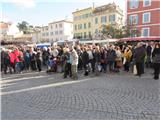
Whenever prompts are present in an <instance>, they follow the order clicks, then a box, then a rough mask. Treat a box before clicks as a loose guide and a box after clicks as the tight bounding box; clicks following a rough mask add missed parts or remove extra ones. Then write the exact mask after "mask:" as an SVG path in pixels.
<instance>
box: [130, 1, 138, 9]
mask: <svg viewBox="0 0 160 120" xmlns="http://www.w3.org/2000/svg"><path fill="white" fill-rule="evenodd" d="M129 6H130V9H135V8H138V6H139V0H130V3H129Z"/></svg>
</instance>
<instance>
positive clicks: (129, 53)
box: [124, 47, 132, 72]
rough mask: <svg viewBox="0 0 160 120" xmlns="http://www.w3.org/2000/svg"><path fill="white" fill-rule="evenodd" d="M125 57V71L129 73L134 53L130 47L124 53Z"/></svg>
mask: <svg viewBox="0 0 160 120" xmlns="http://www.w3.org/2000/svg"><path fill="white" fill-rule="evenodd" d="M124 57H125V59H126V62H125V64H124V71H127V72H129V68H130V62H131V57H132V51H131V50H130V48H129V47H127V48H126V49H125V51H124Z"/></svg>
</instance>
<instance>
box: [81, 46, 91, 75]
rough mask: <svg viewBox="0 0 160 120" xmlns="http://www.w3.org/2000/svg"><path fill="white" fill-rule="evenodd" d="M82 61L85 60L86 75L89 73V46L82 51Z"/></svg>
mask: <svg viewBox="0 0 160 120" xmlns="http://www.w3.org/2000/svg"><path fill="white" fill-rule="evenodd" d="M82 61H83V67H84V70H85V73H84V75H85V76H87V75H88V74H89V69H88V67H89V65H88V63H89V54H88V53H87V48H84V50H83V53H82Z"/></svg>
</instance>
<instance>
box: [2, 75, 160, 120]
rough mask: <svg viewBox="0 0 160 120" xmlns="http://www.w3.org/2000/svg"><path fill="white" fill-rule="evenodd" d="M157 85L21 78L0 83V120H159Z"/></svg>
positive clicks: (133, 80)
mask: <svg viewBox="0 0 160 120" xmlns="http://www.w3.org/2000/svg"><path fill="white" fill-rule="evenodd" d="M159 81H160V80H153V79H152V76H151V75H150V74H145V75H144V76H143V77H141V78H139V77H137V76H134V75H132V74H130V73H126V74H123V73H119V74H103V73H102V74H101V75H100V76H93V75H90V76H87V77H84V76H83V75H81V77H80V79H79V80H71V79H69V78H67V79H62V75H61V74H51V75H47V74H46V73H45V72H41V73H27V74H23V75H11V76H7V77H3V78H2V81H1V107H2V111H1V119H2V120H64V119H65V120H159V119H160V99H159V95H160V91H159Z"/></svg>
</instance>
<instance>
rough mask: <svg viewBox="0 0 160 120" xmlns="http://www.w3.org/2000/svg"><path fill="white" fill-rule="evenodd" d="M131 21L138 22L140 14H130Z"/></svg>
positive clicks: (131, 22)
mask: <svg viewBox="0 0 160 120" xmlns="http://www.w3.org/2000/svg"><path fill="white" fill-rule="evenodd" d="M129 23H130V24H131V25H132V24H138V15H137V14H135V15H130V16H129Z"/></svg>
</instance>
